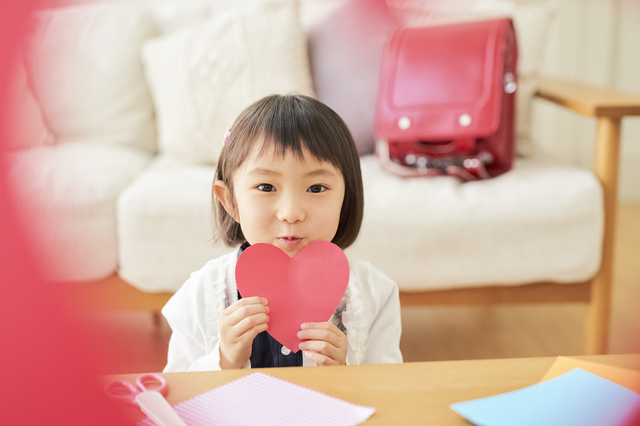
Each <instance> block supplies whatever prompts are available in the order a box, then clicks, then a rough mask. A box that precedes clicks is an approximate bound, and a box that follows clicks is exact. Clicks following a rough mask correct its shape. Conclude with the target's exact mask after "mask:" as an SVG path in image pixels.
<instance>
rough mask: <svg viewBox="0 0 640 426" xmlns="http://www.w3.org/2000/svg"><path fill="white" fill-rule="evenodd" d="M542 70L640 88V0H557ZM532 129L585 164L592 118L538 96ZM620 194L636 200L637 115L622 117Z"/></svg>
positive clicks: (560, 154)
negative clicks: (556, 8)
mask: <svg viewBox="0 0 640 426" xmlns="http://www.w3.org/2000/svg"><path fill="white" fill-rule="evenodd" d="M558 3H559V9H558V14H557V16H556V19H555V22H554V24H553V29H552V31H551V34H550V37H549V48H548V51H547V55H546V58H545V62H544V67H543V72H544V74H548V75H557V76H561V77H567V78H571V79H575V80H580V81H584V82H588V83H594V84H598V85H602V86H608V87H612V88H615V89H618V90H623V91H626V92H630V93H636V94H640V0H559V1H558ZM533 128H534V132H535V133H534V135H535V137H536V140H537V142H538V143H539V144H540V145H541V146H542V147H543V149H544V150H545V151H547V152H549V153H550V154H552V155H554V157H557V158H559V159H562V160H564V161H566V162H569V163H571V164H574V165H576V166H579V167H583V168H588V169H590V168H591V167H592V164H593V152H594V140H595V120H594V119H592V118H587V117H583V116H580V115H577V114H574V113H571V112H568V111H565V110H563V109H561V108H560V107H557V106H554V105H551V104H549V103H548V102H545V101H542V100H537V101H536V105H535V107H534V126H533ZM620 198H621V200H622V201H633V202H639V201H640V117H629V118H625V119H624V120H623V121H622V146H621V162H620Z"/></svg>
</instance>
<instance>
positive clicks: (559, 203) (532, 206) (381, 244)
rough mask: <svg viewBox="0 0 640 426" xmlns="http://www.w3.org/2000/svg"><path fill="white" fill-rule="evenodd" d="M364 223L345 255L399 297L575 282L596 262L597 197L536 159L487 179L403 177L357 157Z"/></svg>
mask: <svg viewBox="0 0 640 426" xmlns="http://www.w3.org/2000/svg"><path fill="white" fill-rule="evenodd" d="M362 172H363V179H364V185H365V216H364V221H363V224H362V231H361V232H360V235H359V237H358V240H357V241H356V243H355V245H354V246H353V247H350V248H349V249H348V250H349V251H350V252H351V254H353V255H354V256H357V257H359V258H362V259H366V260H368V261H370V262H371V263H372V264H373V265H374V266H375V267H377V268H379V269H380V270H382V271H383V272H384V273H386V274H387V275H389V276H390V277H391V278H392V279H394V280H395V281H396V282H397V283H398V286H399V287H400V289H402V290H408V291H411V290H421V289H432V288H453V287H465V286H474V285H483V284H485V285H493V284H495V285H500V284H520V283H531V282H539V281H554V282H578V281H582V280H587V279H589V278H591V277H592V276H593V275H594V274H595V272H596V271H597V269H598V267H599V264H600V256H601V242H602V232H603V212H602V191H601V187H600V184H599V183H598V181H597V180H596V178H595V177H594V176H593V174H592V173H590V172H588V171H586V170H582V169H578V168H575V167H570V166H564V165H559V164H555V163H554V162H552V161H551V160H548V159H546V158H544V157H543V156H542V155H540V154H536V155H532V156H531V157H530V158H527V159H521V160H517V161H516V163H515V166H514V169H513V170H512V171H510V172H508V173H506V174H504V175H501V176H499V177H497V178H494V179H490V180H486V181H477V182H469V183H464V184H462V183H460V182H459V181H458V180H456V179H455V178H451V177H439V178H424V179H420V178H415V179H403V178H399V177H395V176H392V175H389V174H388V173H386V172H384V171H382V170H381V169H380V167H379V166H378V164H377V160H376V158H374V157H373V156H367V157H363V158H362Z"/></svg>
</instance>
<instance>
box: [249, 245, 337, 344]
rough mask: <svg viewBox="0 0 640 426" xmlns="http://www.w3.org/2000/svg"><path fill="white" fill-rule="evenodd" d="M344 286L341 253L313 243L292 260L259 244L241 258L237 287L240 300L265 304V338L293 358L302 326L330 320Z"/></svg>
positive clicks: (277, 250)
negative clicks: (259, 300)
mask: <svg viewBox="0 0 640 426" xmlns="http://www.w3.org/2000/svg"><path fill="white" fill-rule="evenodd" d="M348 283H349V262H348V261H347V257H346V256H345V255H344V253H343V252H342V250H341V249H340V247H338V246H336V245H335V244H333V243H330V242H328V241H316V242H313V243H311V244H308V245H307V246H305V247H303V248H302V249H301V250H300V251H299V252H298V253H297V254H296V255H295V256H294V257H293V258H290V257H289V256H287V254H286V253H285V252H284V251H282V250H280V249H279V248H278V247H276V246H272V245H271V244H264V243H258V244H254V245H252V246H251V247H249V248H247V249H246V250H244V251H243V252H242V254H241V255H240V257H239V258H238V263H237V264H236V284H237V286H238V290H239V291H240V294H241V295H242V297H253V296H260V297H264V298H265V299H267V300H268V302H269V309H270V312H269V334H271V336H273V338H274V339H276V340H277V341H278V342H280V343H282V344H283V345H284V346H286V347H287V348H289V349H291V350H292V351H293V352H298V350H299V349H298V345H299V344H300V342H302V340H300V339H298V337H297V335H296V334H297V333H298V331H300V325H301V324H302V323H304V322H324V321H328V320H329V319H330V318H331V315H333V312H334V311H335V310H336V308H337V307H338V305H339V304H340V300H342V296H343V295H344V292H345V290H346V289H347V284H348Z"/></svg>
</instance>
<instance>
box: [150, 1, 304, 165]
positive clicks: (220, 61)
mask: <svg viewBox="0 0 640 426" xmlns="http://www.w3.org/2000/svg"><path fill="white" fill-rule="evenodd" d="M143 56H144V62H145V68H146V71H147V76H148V79H149V83H150V85H151V88H152V92H153V98H154V102H155V106H156V113H157V117H158V131H159V135H158V137H159V147H160V150H161V152H162V153H163V154H165V155H167V156H170V157H172V158H174V159H178V160H181V161H183V162H188V163H193V164H214V163H215V162H216V161H218V156H219V155H220V150H221V148H222V139H223V136H224V134H225V132H226V129H228V128H229V127H231V125H232V124H233V121H234V120H235V119H236V117H237V116H238V114H239V113H240V112H241V111H242V110H243V109H244V108H245V107H247V106H249V105H250V104H251V103H253V102H254V101H256V100H258V99H260V98H262V97H264V96H266V95H269V94H273V93H288V92H298V93H302V94H306V95H313V90H312V86H311V76H310V73H309V64H308V59H307V50H306V38H305V36H304V32H303V31H302V27H301V26H300V20H299V16H298V8H297V3H296V2H295V1H294V0H263V1H260V2H257V3H253V4H251V5H250V6H247V7H240V8H234V9H232V10H228V11H225V12H220V13H216V14H214V15H213V16H212V17H211V18H210V19H208V20H206V21H204V22H202V23H200V24H197V25H194V26H192V27H189V28H186V29H184V30H183V31H178V32H174V33H171V34H168V35H166V36H164V37H160V38H157V39H154V40H150V41H149V42H147V43H146V44H145V46H144V49H143Z"/></svg>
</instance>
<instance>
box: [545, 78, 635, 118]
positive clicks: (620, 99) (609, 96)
mask: <svg viewBox="0 0 640 426" xmlns="http://www.w3.org/2000/svg"><path fill="white" fill-rule="evenodd" d="M535 95H536V96H537V97H539V98H542V99H546V100H548V101H551V102H553V103H555V104H558V105H561V106H563V107H565V108H568V109H570V110H572V111H575V112H577V113H579V114H582V115H586V116H589V117H624V116H629V115H640V95H634V94H631V93H625V92H620V91H618V90H613V89H609V88H606V87H602V86H595V85H592V84H587V83H580V82H577V81H572V80H566V79H562V78H557V77H541V78H540V79H539V81H538V85H537V89H536V93H535Z"/></svg>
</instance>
